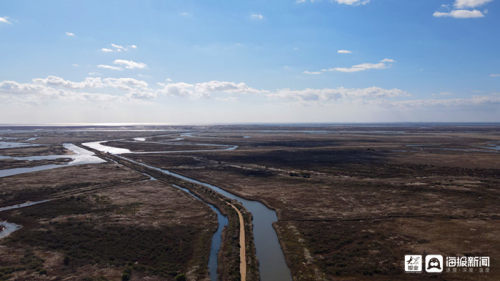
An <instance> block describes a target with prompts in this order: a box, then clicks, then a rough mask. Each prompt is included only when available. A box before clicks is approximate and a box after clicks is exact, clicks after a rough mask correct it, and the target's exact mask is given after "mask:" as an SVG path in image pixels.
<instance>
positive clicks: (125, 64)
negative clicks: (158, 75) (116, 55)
mask: <svg viewBox="0 0 500 281" xmlns="http://www.w3.org/2000/svg"><path fill="white" fill-rule="evenodd" d="M113 63H114V64H117V65H121V66H123V67H125V68H126V69H136V68H137V69H143V68H146V67H147V65H146V64H145V63H142V62H135V61H132V60H123V59H117V60H114V61H113Z"/></svg>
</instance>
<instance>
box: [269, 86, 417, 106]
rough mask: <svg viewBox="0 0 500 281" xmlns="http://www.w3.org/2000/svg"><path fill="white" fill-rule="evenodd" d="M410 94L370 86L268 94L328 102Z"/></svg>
mask: <svg viewBox="0 0 500 281" xmlns="http://www.w3.org/2000/svg"><path fill="white" fill-rule="evenodd" d="M409 95H410V94H409V93H407V92H405V91H403V90H400V89H383V88H379V87H369V88H344V87H339V88H322V89H311V88H308V89H304V90H291V89H280V90H277V91H274V92H271V93H269V94H268V96H269V97H272V98H283V99H289V100H295V101H299V102H302V103H304V102H327V101H335V100H346V99H348V100H352V99H380V98H395V97H404V96H409Z"/></svg>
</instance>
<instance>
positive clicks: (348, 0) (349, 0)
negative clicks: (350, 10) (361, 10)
mask: <svg viewBox="0 0 500 281" xmlns="http://www.w3.org/2000/svg"><path fill="white" fill-rule="evenodd" d="M335 2H337V3H339V4H344V5H351V6H352V5H354V6H358V5H366V4H368V3H370V0H335Z"/></svg>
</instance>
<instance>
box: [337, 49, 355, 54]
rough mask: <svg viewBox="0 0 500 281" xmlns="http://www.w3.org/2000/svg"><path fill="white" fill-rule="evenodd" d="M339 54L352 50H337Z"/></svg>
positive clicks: (350, 52)
mask: <svg viewBox="0 0 500 281" xmlns="http://www.w3.org/2000/svg"><path fill="white" fill-rule="evenodd" d="M337 53H338V54H352V51H349V50H337Z"/></svg>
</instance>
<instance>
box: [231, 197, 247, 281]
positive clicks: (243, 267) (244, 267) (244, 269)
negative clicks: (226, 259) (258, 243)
mask: <svg viewBox="0 0 500 281" xmlns="http://www.w3.org/2000/svg"><path fill="white" fill-rule="evenodd" d="M228 204H229V205H230V206H231V207H233V209H234V210H235V211H236V213H237V214H238V217H239V219H240V274H241V281H245V280H246V279H247V258H246V247H245V245H246V244H245V221H244V220H243V215H242V214H241V212H240V210H238V208H236V207H235V206H234V205H233V204H231V203H228Z"/></svg>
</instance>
